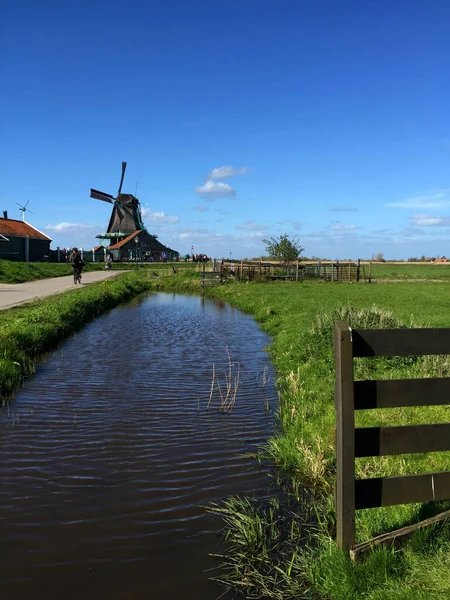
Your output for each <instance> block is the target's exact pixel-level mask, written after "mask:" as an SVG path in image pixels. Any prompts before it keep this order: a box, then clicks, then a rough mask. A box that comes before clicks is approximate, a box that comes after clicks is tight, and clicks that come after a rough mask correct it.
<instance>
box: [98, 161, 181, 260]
mask: <svg viewBox="0 0 450 600" xmlns="http://www.w3.org/2000/svg"><path fill="white" fill-rule="evenodd" d="M126 167H127V163H126V162H123V163H122V177H121V179H120V185H119V191H118V193H117V196H116V197H114V196H111V194H106V193H104V192H100V191H99V190H94V189H92V188H91V198H95V199H97V200H102V201H103V202H108V203H109V204H112V205H113V207H112V212H111V217H110V219H109V224H108V228H107V230H106V233H99V234H98V235H97V236H96V237H97V238H99V239H101V240H108V241H109V245H108V246H107V249H108V250H110V252H111V254H112V255H113V257H114V259H115V260H125V259H127V258H128V259H130V258H133V259H136V260H142V259H143V258H144V257H150V256H151V257H152V258H154V259H155V260H158V259H159V257H160V256H161V255H162V253H163V252H164V251H165V252H166V253H168V252H170V253H171V254H172V255H174V256H175V255H178V252H175V251H174V250H171V249H170V248H167V247H166V246H163V244H161V243H160V242H159V241H158V240H157V239H156V237H155V236H152V235H150V234H149V233H148V231H147V230H146V228H145V226H144V223H143V222H142V214H141V207H140V203H139V200H138V199H137V198H136V196H133V194H122V184H123V179H124V176H125V170H126ZM138 234H139V236H138ZM135 238H136V239H135ZM136 240H137V241H136ZM129 242H133V243H131V244H130V243H129Z"/></svg>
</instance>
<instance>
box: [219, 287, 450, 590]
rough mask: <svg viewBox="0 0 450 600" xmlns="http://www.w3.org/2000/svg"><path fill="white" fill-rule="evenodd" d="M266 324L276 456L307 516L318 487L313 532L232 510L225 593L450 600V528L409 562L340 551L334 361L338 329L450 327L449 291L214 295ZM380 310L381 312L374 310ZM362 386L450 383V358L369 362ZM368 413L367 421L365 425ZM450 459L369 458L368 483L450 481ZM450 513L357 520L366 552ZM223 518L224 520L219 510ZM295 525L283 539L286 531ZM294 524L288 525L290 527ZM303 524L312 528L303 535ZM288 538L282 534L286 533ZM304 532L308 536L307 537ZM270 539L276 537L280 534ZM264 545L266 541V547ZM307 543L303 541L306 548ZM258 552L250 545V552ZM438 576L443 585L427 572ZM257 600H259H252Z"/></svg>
mask: <svg viewBox="0 0 450 600" xmlns="http://www.w3.org/2000/svg"><path fill="white" fill-rule="evenodd" d="M212 293H213V294H214V295H220V296H221V297H222V298H223V299H224V300H226V301H229V302H230V303H232V304H234V305H236V306H238V307H239V308H241V309H242V310H244V311H246V312H249V313H252V314H254V315H255V317H256V318H257V320H258V321H259V322H260V323H261V326H262V327H263V328H264V329H265V330H267V331H268V332H269V333H270V334H272V336H273V344H272V346H271V348H270V352H271V355H272V359H273V363H274V365H275V367H276V369H277V373H278V376H279V380H278V385H279V388H280V392H281V398H280V406H279V411H278V419H279V422H280V430H279V432H278V434H277V435H276V436H275V437H274V438H272V439H271V440H270V441H269V443H268V447H267V448H266V452H267V454H268V456H269V457H270V459H271V460H273V461H274V462H275V464H277V465H278V467H279V469H280V473H284V474H286V475H287V485H286V479H285V480H284V485H283V487H284V488H285V489H286V488H287V489H289V498H290V502H291V504H292V506H293V507H294V509H292V510H293V511H294V512H295V513H298V515H300V514H301V513H302V512H304V506H302V494H303V493H304V492H303V489H304V488H303V486H304V485H305V484H306V485H307V486H312V487H313V489H314V490H315V494H314V499H313V500H312V501H311V502H310V504H309V506H308V510H307V511H306V514H307V515H308V518H307V519H306V522H303V521H304V519H303V520H302V518H301V516H298V518H297V519H292V518H291V519H287V518H286V514H285V512H286V511H285V510H284V511H283V510H281V509H280V507H278V508H276V507H275V508H274V506H273V505H271V506H269V507H267V506H260V507H255V506H254V505H252V504H249V503H248V502H246V501H242V500H238V499H230V503H231V504H230V505H229V506H228V507H227V506H225V507H222V508H221V509H220V510H219V513H220V514H221V516H222V517H223V518H224V519H225V521H226V523H227V526H228V537H227V540H228V544H229V545H230V550H229V553H228V554H226V555H224V556H223V561H224V569H223V576H222V577H220V578H219V579H221V580H222V581H223V582H224V583H225V584H228V585H230V586H231V587H234V588H237V589H243V590H245V593H246V594H247V596H248V597H252V598H253V597H255V598H256V597H258V596H257V595H256V594H257V593H261V594H262V597H265V598H276V599H278V598H280V599H281V598H333V599H339V600H341V599H342V600H347V599H348V598H351V599H352V600H353V599H354V600H363V599H364V600H366V599H370V600H381V599H382V598H383V599H384V598H385V599H386V600H388V599H391V598H398V599H400V598H402V599H410V598H411V599H412V598H436V599H437V598H447V597H450V569H449V568H448V567H449V566H450V534H449V531H450V528H449V527H448V526H447V525H441V526H437V527H433V528H432V529H430V530H428V531H426V532H422V533H418V534H416V535H415V536H414V537H413V538H412V539H411V540H410V541H409V542H408V543H407V544H406V546H405V548H404V550H403V551H401V552H395V551H393V550H392V549H389V548H382V549H378V550H376V551H374V552H372V553H371V554H369V556H367V557H366V558H365V559H364V560H363V561H362V562H361V563H360V564H358V565H356V566H354V565H352V564H351V562H350V560H349V558H348V557H347V556H345V555H344V554H343V553H342V552H340V551H339V550H338V549H337V548H336V546H335V544H334V542H333V536H334V526H335V524H334V507H333V501H332V498H333V487H334V469H335V460H334V428H335V411H334V360H333V351H332V326H333V323H334V322H335V321H336V320H341V319H344V320H345V319H348V321H349V323H350V325H351V326H353V327H381V328H384V327H386V328H389V327H399V326H404V325H406V326H411V325H414V326H419V327H420V326H441V327H450V310H449V309H450V290H448V288H447V286H445V285H441V284H439V283H437V284H434V283H412V284H407V285H401V284H399V285H393V284H388V283H386V284H383V283H380V284H377V285H355V284H346V283H342V284H333V283H329V284H323V283H312V284H300V285H299V284H295V283H272V284H236V285H227V286H224V287H222V288H220V289H217V290H214V291H213V292H212ZM374 305H375V307H376V308H373V307H374ZM355 369H356V370H355V373H356V376H357V377H358V378H406V377H430V376H449V375H450V361H449V359H448V357H438V358H437V359H434V358H431V357H427V358H404V359H399V358H393V359H377V360H372V363H369V362H368V360H367V359H366V360H362V359H361V360H360V361H358V363H357V364H356V366H355ZM362 413H363V414H361V415H358V422H357V425H360V426H362V425H364V426H370V425H376V424H411V423H421V422H445V421H448V420H449V416H450V413H449V409H448V408H447V407H432V408H428V409H427V408H420V409H395V410H393V409H391V410H385V411H362ZM364 413H365V414H364ZM449 458H450V457H449V453H442V452H441V453H436V454H429V455H412V456H408V457H384V458H380V459H370V460H363V459H359V461H358V463H357V466H356V473H357V475H358V476H361V477H365V476H371V477H374V476H377V475H378V476H384V475H393V474H403V473H414V472H424V471H434V470H446V469H447V468H448V464H449ZM449 506H450V505H449V504H448V503H440V504H438V503H436V504H433V503H430V504H428V505H426V506H424V505H419V504H415V505H404V506H397V507H389V508H383V509H372V510H366V511H358V515H357V523H356V525H357V537H358V541H363V540H367V539H369V538H371V537H373V536H375V535H377V534H379V533H383V532H386V531H390V530H393V529H396V528H398V527H400V526H403V525H406V524H410V523H413V522H415V521H417V520H418V519H420V518H422V517H423V515H424V514H426V515H428V516H429V515H431V514H435V513H436V512H439V511H440V510H442V509H443V508H448V507H449ZM213 512H214V511H213ZM286 522H287V523H288V524H290V525H289V527H288V530H287V531H286V530H284V527H285V523H286ZM283 523H284V525H283ZM299 523H300V524H301V525H299ZM283 530H284V533H283V534H281V533H280V535H278V536H276V535H275V536H274V535H273V531H279V532H281V531H283ZM299 530H301V531H299ZM269 532H271V533H270V534H269ZM255 540H256V541H255ZM299 540H300V542H299ZM250 541H251V543H250ZM430 570H431V571H432V572H433V573H435V574H437V573H439V577H437V575H436V579H435V580H433V581H432V580H431V579H430V578H429V577H427V572H429V571H430ZM252 594H254V595H252Z"/></svg>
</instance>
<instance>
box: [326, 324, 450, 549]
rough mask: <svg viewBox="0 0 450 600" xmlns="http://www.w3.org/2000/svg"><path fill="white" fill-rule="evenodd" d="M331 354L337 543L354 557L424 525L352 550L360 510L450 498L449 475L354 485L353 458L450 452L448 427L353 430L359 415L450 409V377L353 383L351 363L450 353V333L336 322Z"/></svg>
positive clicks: (384, 479)
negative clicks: (355, 326) (379, 411)
mask: <svg viewBox="0 0 450 600" xmlns="http://www.w3.org/2000/svg"><path fill="white" fill-rule="evenodd" d="M334 352H335V362H336V388H335V401H336V469H337V474H336V491H335V504H336V520H337V542H338V545H339V547H340V548H343V549H346V550H349V551H350V555H351V556H352V558H356V557H357V556H358V554H359V553H360V552H362V551H364V550H366V549H367V548H369V547H371V546H373V545H376V543H377V542H378V541H386V538H387V537H389V539H391V540H392V539H395V537H396V535H403V534H404V533H405V531H406V530H407V531H406V533H410V532H411V531H413V530H414V528H419V527H421V526H422V525H423V522H422V523H418V524H416V525H414V526H411V527H408V528H406V530H405V529H402V530H398V531H397V532H391V533H390V534H389V536H381V537H380V539H379V540H378V539H375V540H369V542H364V543H363V544H359V545H355V510H358V509H367V508H376V507H380V506H391V505H396V504H409V503H412V502H429V501H432V500H447V499H450V472H447V471H445V472H437V473H424V474H419V475H404V476H397V477H378V478H372V479H359V480H356V479H355V458H358V457H367V456H389V455H391V456H392V455H397V454H412V453H418V452H439V451H445V450H450V423H442V424H427V425H406V426H393V427H364V428H355V410H367V409H380V408H392V407H402V406H432V405H443V404H450V378H448V377H443V378H427V379H409V380H383V381H354V380H353V359H354V358H358V357H368V356H372V357H376V356H414V355H434V354H436V355H439V354H450V329H391V330H384V329H370V330H362V329H359V330H355V329H354V330H352V329H350V327H349V326H348V323H336V324H335V328H334ZM449 517H450V514H449V513H448V512H447V513H443V514H442V518H449ZM435 520H436V518H433V522H434V521H435ZM381 538H383V539H382V540H381ZM371 542H372V543H371Z"/></svg>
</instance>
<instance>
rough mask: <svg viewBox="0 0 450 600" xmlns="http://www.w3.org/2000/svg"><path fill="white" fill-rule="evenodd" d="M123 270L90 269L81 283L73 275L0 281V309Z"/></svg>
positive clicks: (113, 275) (50, 294)
mask: <svg viewBox="0 0 450 600" xmlns="http://www.w3.org/2000/svg"><path fill="white" fill-rule="evenodd" d="M124 272H125V271H109V272H108V273H106V272H105V271H92V272H90V273H83V281H82V283H81V285H74V283H73V276H72V275H68V276H67V277H53V278H52V279H39V280H37V281H26V282H25V283H14V284H11V283H0V310H4V309H5V308H11V307H12V306H17V305H18V304H23V303H24V302H31V301H33V300H40V299H41V298H45V297H46V296H53V295H54V294H61V293H62V292H66V291H67V290H73V289H83V288H84V287H85V286H86V285H87V284H89V283H96V282H98V281H104V280H105V279H109V278H111V277H115V276H116V275H120V274H121V273H124Z"/></svg>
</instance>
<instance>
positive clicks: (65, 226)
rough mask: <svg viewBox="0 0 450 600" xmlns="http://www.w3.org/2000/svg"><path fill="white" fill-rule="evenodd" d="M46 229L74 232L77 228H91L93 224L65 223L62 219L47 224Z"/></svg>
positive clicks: (93, 227)
mask: <svg viewBox="0 0 450 600" xmlns="http://www.w3.org/2000/svg"><path fill="white" fill-rule="evenodd" d="M46 229H49V230H50V231H58V232H68V231H69V232H76V231H79V230H86V229H88V230H93V229H95V226H94V225H87V224H86V223H67V222H66V221H62V222H61V223H55V224H54V225H52V224H50V225H47V227H46Z"/></svg>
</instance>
